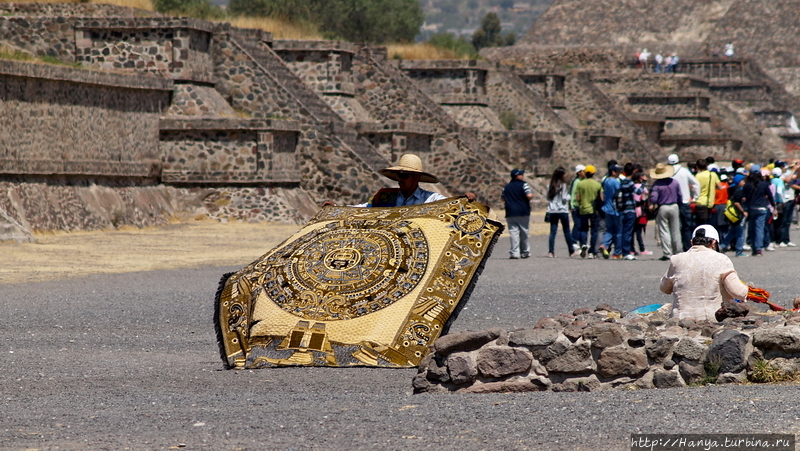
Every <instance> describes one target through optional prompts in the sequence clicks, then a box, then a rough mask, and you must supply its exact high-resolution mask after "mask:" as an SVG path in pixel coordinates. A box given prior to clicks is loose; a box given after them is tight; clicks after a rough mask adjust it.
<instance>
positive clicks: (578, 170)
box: [575, 164, 586, 172]
mask: <svg viewBox="0 0 800 451" xmlns="http://www.w3.org/2000/svg"><path fill="white" fill-rule="evenodd" d="M584 170H586V166H584V165H582V164H579V165H577V166H575V172H581V171H584Z"/></svg>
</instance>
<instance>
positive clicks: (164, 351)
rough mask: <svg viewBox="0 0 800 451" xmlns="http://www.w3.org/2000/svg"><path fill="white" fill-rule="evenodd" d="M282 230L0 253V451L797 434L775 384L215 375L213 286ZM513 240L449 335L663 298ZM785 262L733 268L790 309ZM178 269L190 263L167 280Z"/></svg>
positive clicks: (206, 230) (186, 234) (586, 442)
mask: <svg viewBox="0 0 800 451" xmlns="http://www.w3.org/2000/svg"><path fill="white" fill-rule="evenodd" d="M295 230H296V227H295V226H288V227H287V226H273V225H248V224H213V223H199V224H191V223H190V224H178V225H173V226H169V227H166V228H163V229H153V230H141V231H118V232H111V233H90V234H70V235H64V236H60V235H55V236H51V237H44V236H42V237H39V238H40V243H39V244H36V245H18V244H3V245H0V256H2V257H3V258H2V259H0V268H2V274H3V276H2V277H3V279H2V280H3V281H6V280H8V279H9V278H11V279H17V280H16V281H17V282H19V283H5V282H2V283H0V309H2V311H3V315H0V369H2V370H1V371H0V399H2V409H0V411H1V412H2V415H0V450H29V449H39V450H121V449H131V450H162V449H192V450H285V449H293V450H336V451H338V450H342V451H350V450H392V451H394V450H419V449H437V450H447V451H449V450H459V451H480V450H531V451H549V450H553V451H561V450H570V451H574V450H584V451H606V450H608V451H618V450H619V451H623V450H630V449H631V448H630V441H629V438H630V434H631V433H712V432H715V433H721V432H728V433H732V432H737V433H748V434H754V433H765V432H781V433H793V434H795V433H798V432H800V411H798V409H797V406H796V402H795V401H794V398H795V397H796V394H797V390H798V387H797V386H788V385H742V386H716V387H715V386H707V387H693V388H681V389H663V390H635V391H613V392H593V393H551V392H544V393H523V394H491V395H448V394H423V395H413V394H412V393H411V379H412V377H413V376H414V374H415V372H416V371H415V370H413V369H408V370H406V369H403V370H393V369H376V368H284V369H274V370H268V369H264V370H254V371H249V370H248V371H229V370H224V369H223V365H222V361H221V359H220V357H219V353H218V349H217V345H216V336H215V332H214V328H213V322H212V317H213V297H214V292H215V291H216V288H217V284H218V281H219V278H220V276H221V275H222V274H224V273H226V272H230V271H234V270H237V269H240V268H241V267H242V266H244V265H246V264H248V263H250V262H251V261H252V260H253V259H255V258H256V257H258V256H259V255H260V254H262V253H263V252H265V251H266V250H267V249H269V248H270V247H271V246H272V244H273V243H278V242H280V241H281V240H282V239H284V238H285V237H286V236H288V235H289V234H291V233H292V232H294V231H295ZM792 232H793V233H796V232H795V231H794V230H793V231H792ZM648 235H649V237H650V238H651V236H652V235H651V234H648ZM508 245H509V243H508V239H507V238H502V239H501V240H500V241H499V242H498V244H497V246H496V247H495V250H494V253H493V255H492V257H491V258H490V259H489V261H488V262H487V265H486V268H485V270H484V272H483V274H482V275H481V277H480V279H479V281H478V284H477V286H476V289H475V291H474V292H473V294H472V297H471V298H470V300H469V302H468V303H467V305H466V307H465V308H464V310H463V311H462V313H461V314H460V315H459V317H458V320H457V321H456V322H455V323H454V324H453V328H452V331H453V332H460V331H465V330H481V329H486V328H490V327H502V328H506V329H507V330H512V329H516V328H519V327H531V326H532V325H533V324H535V323H536V321H537V320H538V319H539V318H541V317H542V316H547V315H556V314H559V313H562V312H570V311H572V310H573V309H575V308H577V307H593V306H595V305H597V304H598V303H600V302H608V303H610V304H612V305H614V306H615V307H618V308H620V309H623V310H629V309H631V308H634V307H637V306H641V305H646V304H650V303H654V302H669V297H668V296H666V295H663V294H661V293H660V292H659V291H658V289H657V286H658V280H659V278H660V277H661V275H662V274H663V273H664V271H665V270H666V267H667V265H666V263H665V262H660V261H658V260H657V257H658V255H654V256H648V257H643V258H642V259H640V260H639V261H632V262H623V261H610V260H609V261H606V260H603V259H599V260H581V259H569V258H563V257H562V256H563V255H564V253H565V249H564V248H565V245H564V242H563V239H562V238H561V236H560V235H559V239H558V240H557V242H556V254H557V255H559V258H556V259H550V258H545V257H544V256H545V255H546V253H547V237H546V236H541V235H540V236H533V237H532V246H533V254H532V258H530V259H527V260H509V259H508V256H507V252H508ZM648 245H650V246H652V245H653V243H652V239H650V240H648ZM651 248H652V249H653V250H655V248H654V246H653V247H651ZM798 261H800V248H791V249H781V250H778V251H777V252H771V253H769V254H768V255H766V256H765V257H763V258H745V259H735V260H734V263H735V265H736V268H737V270H738V271H739V274H740V275H741V276H742V277H744V278H745V280H747V281H751V282H753V283H755V284H756V285H757V286H761V287H765V288H767V289H769V290H770V291H771V292H772V293H773V299H774V300H775V301H776V302H778V303H781V304H783V305H788V303H789V301H790V300H791V299H793V298H794V297H796V296H798V295H800V292H798V288H797V275H798V270H797V269H796V266H797V262H798ZM11 262H14V263H11ZM226 262H227V263H226ZM175 265H181V266H188V268H178V269H165V268H173V267H174V266H175ZM73 267H75V268H73ZM151 268H159V269H157V270H147V269H151ZM92 271H94V272H96V273H93V274H88V275H82V274H85V273H88V272H92ZM128 271H130V272H128ZM112 272H116V274H114V273H112ZM123 272H124V273H123ZM55 277H58V279H57V280H44V281H38V280H41V279H48V278H49V279H53V278H55ZM20 279H22V280H20ZM25 280H30V281H25Z"/></svg>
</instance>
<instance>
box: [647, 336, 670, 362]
mask: <svg viewBox="0 0 800 451" xmlns="http://www.w3.org/2000/svg"><path fill="white" fill-rule="evenodd" d="M677 342H678V339H677V338H659V339H657V340H648V343H647V344H646V345H645V350H646V351H647V357H649V358H650V359H652V360H653V361H654V362H656V363H659V362H663V361H664V360H665V359H667V358H668V357H669V356H670V354H671V353H672V348H673V346H675V343H677Z"/></svg>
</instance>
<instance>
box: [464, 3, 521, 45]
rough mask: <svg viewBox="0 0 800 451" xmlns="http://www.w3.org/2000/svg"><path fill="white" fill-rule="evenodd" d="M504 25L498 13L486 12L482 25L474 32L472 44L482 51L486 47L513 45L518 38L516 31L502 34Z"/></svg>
mask: <svg viewBox="0 0 800 451" xmlns="http://www.w3.org/2000/svg"><path fill="white" fill-rule="evenodd" d="M502 31H503V27H502V25H501V24H500V18H499V17H497V14H495V13H493V12H490V13H486V15H485V16H483V19H481V27H480V28H478V29H477V30H475V33H473V34H472V45H473V46H475V48H476V49H477V50H478V51H480V49H482V48H484V47H503V46H507V45H513V44H514V42H515V41H516V40H517V35H516V34H515V33H509V34H507V35H506V36H503V34H502Z"/></svg>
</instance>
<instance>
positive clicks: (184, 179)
mask: <svg viewBox="0 0 800 451" xmlns="http://www.w3.org/2000/svg"><path fill="white" fill-rule="evenodd" d="M160 129H161V136H160V145H161V152H162V154H163V156H162V158H163V161H164V164H163V170H162V173H161V180H162V181H163V182H165V183H173V184H174V183H216V184H242V183H246V184H264V183H268V182H273V183H295V184H296V183H299V182H300V172H299V170H298V168H299V165H298V161H297V141H298V135H299V128H298V125H297V123H295V122H290V121H277V120H241V119H239V120H237V119H194V120H192V119H189V120H182V119H162V120H161V123H160Z"/></svg>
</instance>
